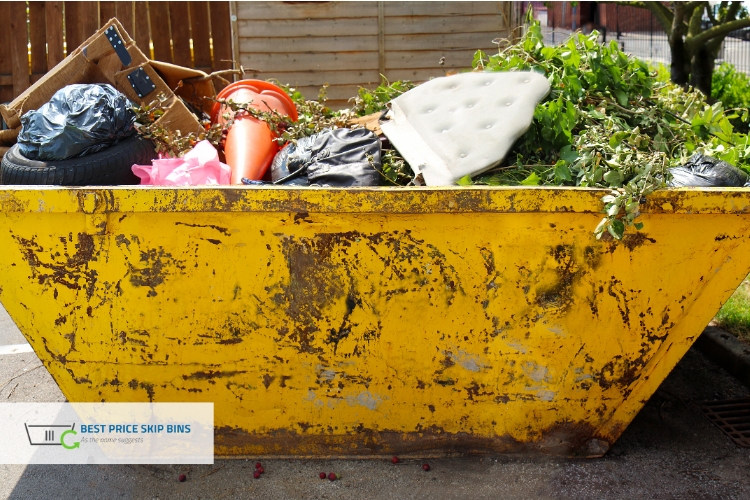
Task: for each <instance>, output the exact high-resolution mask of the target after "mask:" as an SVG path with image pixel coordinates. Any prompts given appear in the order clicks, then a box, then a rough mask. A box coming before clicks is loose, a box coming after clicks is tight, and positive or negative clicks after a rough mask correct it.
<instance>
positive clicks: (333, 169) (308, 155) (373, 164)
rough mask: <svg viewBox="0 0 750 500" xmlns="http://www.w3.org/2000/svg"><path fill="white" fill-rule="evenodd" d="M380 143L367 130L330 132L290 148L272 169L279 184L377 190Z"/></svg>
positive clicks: (278, 156)
mask: <svg viewBox="0 0 750 500" xmlns="http://www.w3.org/2000/svg"><path fill="white" fill-rule="evenodd" d="M380 168H382V164H381V150H380V140H379V139H378V137H377V136H376V135H375V134H374V133H373V132H371V131H370V130H367V129H364V128H362V129H348V128H340V129H329V130H325V131H323V132H320V133H318V134H315V135H313V136H310V137H307V138H304V139H300V140H298V141H297V144H296V145H291V146H290V145H287V146H286V147H284V149H282V150H281V152H279V154H277V155H276V158H274V162H273V163H272V165H271V177H272V179H273V180H274V183H275V184H287V185H289V184H293V185H309V184H314V185H318V186H324V187H352V186H377V185H378V184H379V181H380V174H379V172H378V169H380Z"/></svg>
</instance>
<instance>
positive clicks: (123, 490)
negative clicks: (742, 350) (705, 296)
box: [0, 307, 750, 499]
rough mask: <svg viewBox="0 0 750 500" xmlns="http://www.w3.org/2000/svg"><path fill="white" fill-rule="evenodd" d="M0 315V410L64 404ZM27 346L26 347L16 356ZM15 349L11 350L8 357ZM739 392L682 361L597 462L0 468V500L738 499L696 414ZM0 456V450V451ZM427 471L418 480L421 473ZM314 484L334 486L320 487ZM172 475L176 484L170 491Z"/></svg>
mask: <svg viewBox="0 0 750 500" xmlns="http://www.w3.org/2000/svg"><path fill="white" fill-rule="evenodd" d="M25 344H26V341H25V339H24V337H23V335H21V333H20V332H19V331H18V329H17V328H16V327H15V325H14V324H13V321H12V320H11V319H10V318H9V317H8V316H7V314H6V313H5V310H4V309H2V307H0V401H2V402H8V401H11V402H12V401H18V402H41V401H65V397H64V396H63V395H62V393H61V392H60V390H59V388H58V387H57V385H56V384H55V382H54V380H53V379H52V377H51V376H50V374H49V373H48V372H47V370H46V369H45V368H44V366H42V364H41V362H40V361H39V359H38V358H37V357H36V355H35V354H34V353H33V352H30V349H29V347H28V346H26V347H24V345H25ZM26 345H27V344H26ZM9 346H14V347H9ZM748 396H750V390H749V389H748V388H746V387H745V386H743V385H742V384H740V383H739V382H738V381H737V380H736V379H734V378H733V377H732V376H731V375H729V374H728V373H727V372H725V371H724V370H723V369H721V368H719V367H718V366H716V365H715V364H713V363H712V362H711V361H709V360H708V359H706V358H705V357H704V356H703V355H702V354H701V353H700V352H699V351H697V350H695V349H691V350H690V351H689V352H688V354H687V355H686V356H685V358H683V360H682V361H681V362H680V363H679V364H678V365H677V367H676V368H675V369H674V371H673V372H672V373H671V374H670V375H669V377H668V378H667V379H666V380H665V381H664V382H663V383H662V385H661V387H660V388H659V390H658V391H657V392H656V393H655V394H654V396H653V397H652V398H651V399H650V400H649V402H648V403H647V404H646V406H645V407H644V408H643V410H641V412H640V413H639V414H638V416H637V417H636V418H635V420H634V421H633V423H632V424H631V425H630V427H628V429H627V430H626V431H625V433H624V434H623V436H622V437H621V438H620V440H619V441H618V442H617V443H616V444H615V445H614V446H613V447H612V449H611V450H610V452H609V454H608V455H607V456H605V457H604V458H600V459H589V460H586V459H566V458H557V457H547V456H541V457H540V456H537V457H529V456H507V455H501V456H482V457H478V456H476V457H451V458H442V459H430V460H428V461H419V460H405V461H403V462H401V463H400V464H397V465H394V464H392V463H391V462H390V460H388V459H383V460H263V461H262V463H263V467H264V469H265V473H264V474H263V475H262V476H261V477H260V479H254V478H253V475H252V473H253V470H254V466H255V461H254V460H251V461H246V460H216V462H215V463H214V465H188V466H186V465H171V466H170V465H26V466H24V465H0V498H11V499H41V498H44V499H47V498H56V499H58V498H59V499H88V498H136V499H141V498H161V499H164V498H206V499H209V498H210V499H214V498H217V499H221V498H264V499H266V498H268V499H275V498H279V499H296V498H304V499H339V498H375V499H391V498H394V499H395V498H398V499H405V498H431V499H432V498H437V499H442V498H446V499H448V498H472V499H482V498H492V499H496V498H534V499H536V498H542V499H543V498H628V499H633V498H648V499H671V498H685V499H702V498H706V499H714V498H720V499H734V498H736V499H748V498H750V449H747V448H740V447H738V446H736V445H735V444H734V443H733V442H732V441H731V440H730V439H729V438H728V437H727V436H725V435H724V434H723V433H722V431H721V430H719V429H718V428H717V427H715V426H714V425H713V424H711V423H710V422H709V421H708V420H707V419H706V417H704V416H703V414H702V413H701V412H700V410H699V407H698V403H699V402H700V401H704V400H715V399H729V398H739V397H748ZM0 454H2V443H0ZM425 462H428V463H429V464H430V466H431V470H430V471H429V472H425V471H423V470H422V464H423V463H425ZM320 472H335V473H336V474H337V475H338V476H339V477H340V479H338V480H336V481H334V482H331V481H329V480H327V479H326V480H321V479H319V477H318V474H319V473H320ZM180 474H185V475H186V476H187V480H186V481H185V482H182V483H181V482H178V477H179V475H180Z"/></svg>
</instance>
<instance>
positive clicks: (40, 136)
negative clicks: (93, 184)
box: [18, 84, 135, 161]
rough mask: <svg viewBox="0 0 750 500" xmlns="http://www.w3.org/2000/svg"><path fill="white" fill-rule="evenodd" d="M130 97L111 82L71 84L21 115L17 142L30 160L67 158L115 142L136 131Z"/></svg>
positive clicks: (103, 147) (108, 145)
mask: <svg viewBox="0 0 750 500" xmlns="http://www.w3.org/2000/svg"><path fill="white" fill-rule="evenodd" d="M134 123H135V113H134V112H133V110H132V107H131V104H130V101H128V98H127V97H125V95H123V94H121V93H120V92H118V91H117V90H115V88H114V87H112V86H111V85H107V84H103V85H68V86H66V87H63V88H62V89H60V90H58V91H57V92H55V95H53V96H52V99H50V101H49V102H48V103H46V104H44V105H43V106H42V107H40V108H39V109H37V110H32V111H29V112H27V113H25V114H24V115H23V116H22V117H21V133H20V134H18V144H19V150H20V152H21V154H22V155H23V156H24V157H26V158H28V159H29V160H41V161H51V160H67V159H69V158H77V157H81V156H86V155H88V154H91V153H96V152H99V151H102V150H103V149H106V148H108V147H110V146H114V145H115V144H117V143H118V142H119V141H121V140H122V139H125V138H127V137H130V136H131V135H133V134H134V133H135V127H134V125H133V124H134Z"/></svg>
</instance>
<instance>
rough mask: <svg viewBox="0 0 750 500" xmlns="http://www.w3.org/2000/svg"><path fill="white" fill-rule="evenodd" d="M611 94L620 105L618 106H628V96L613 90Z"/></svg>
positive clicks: (620, 91)
mask: <svg viewBox="0 0 750 500" xmlns="http://www.w3.org/2000/svg"><path fill="white" fill-rule="evenodd" d="M612 93H613V94H614V95H615V97H616V98H617V101H618V102H619V103H620V106H627V105H628V94H626V93H625V92H623V91H622V90H620V89H614V90H613V91H612Z"/></svg>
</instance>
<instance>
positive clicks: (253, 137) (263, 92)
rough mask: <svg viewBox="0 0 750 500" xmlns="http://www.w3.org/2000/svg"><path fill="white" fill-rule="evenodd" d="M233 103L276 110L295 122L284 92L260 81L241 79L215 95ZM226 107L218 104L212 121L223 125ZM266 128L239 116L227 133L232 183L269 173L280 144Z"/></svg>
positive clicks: (294, 111)
mask: <svg viewBox="0 0 750 500" xmlns="http://www.w3.org/2000/svg"><path fill="white" fill-rule="evenodd" d="M217 98H218V99H231V100H233V101H234V102H242V103H252V107H253V108H255V109H259V110H261V111H271V110H273V111H276V112H278V113H279V114H282V115H285V116H289V117H291V118H292V120H295V121H296V120H297V107H296V106H295V105H294V102H292V100H291V99H290V98H289V96H288V95H286V93H284V91H283V90H281V89H280V88H279V87H277V86H276V85H274V84H272V83H268V82H264V81H262V80H240V81H239V82H234V83H232V84H231V85H228V86H227V87H226V88H224V90H222V91H221V92H220V93H219V95H218V96H217ZM225 113H226V108H224V107H222V106H221V104H219V103H218V102H217V103H216V104H215V105H214V107H213V109H212V110H211V121H213V122H214V123H217V122H218V123H222V124H223V123H225V122H226V120H225V119H224V117H223V115H224V114H225ZM273 139H274V136H273V133H272V132H271V129H269V128H268V125H267V124H266V123H265V122H263V121H261V120H258V119H257V118H253V117H252V116H238V117H236V118H235V120H234V124H233V125H232V128H230V129H229V132H228V134H227V139H226V143H225V144H224V156H225V158H226V163H227V165H229V166H230V167H232V178H231V183H232V184H242V178H243V177H245V178H247V179H252V180H260V179H262V178H263V175H264V174H265V173H266V170H268V167H269V166H270V165H271V162H272V161H273V157H274V156H275V155H276V153H278V152H279V145H278V144H276V142H275V141H274V140H273Z"/></svg>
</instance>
